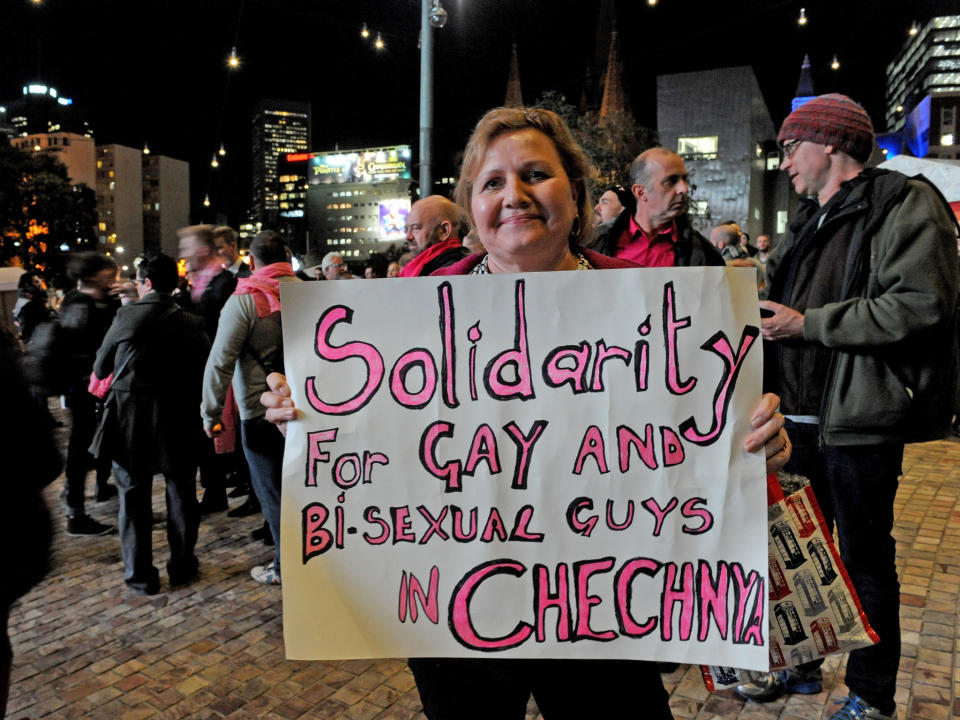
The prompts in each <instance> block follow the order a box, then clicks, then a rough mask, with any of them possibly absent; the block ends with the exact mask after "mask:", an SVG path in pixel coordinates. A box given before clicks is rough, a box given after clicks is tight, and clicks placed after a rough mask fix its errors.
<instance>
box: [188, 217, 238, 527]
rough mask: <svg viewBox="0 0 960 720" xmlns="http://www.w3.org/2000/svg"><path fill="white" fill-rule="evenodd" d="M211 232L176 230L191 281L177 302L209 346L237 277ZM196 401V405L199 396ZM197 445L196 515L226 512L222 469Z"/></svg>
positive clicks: (208, 443)
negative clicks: (197, 321)
mask: <svg viewBox="0 0 960 720" xmlns="http://www.w3.org/2000/svg"><path fill="white" fill-rule="evenodd" d="M215 229H216V228H214V227H213V225H190V226H188V227H184V228H180V229H179V230H177V237H178V238H180V257H182V258H183V259H184V260H185V261H186V264H187V272H188V273H189V275H190V279H191V284H190V291H189V292H186V293H180V294H178V295H177V302H178V303H179V304H180V306H181V307H183V309H184V310H188V311H190V312H191V313H194V314H195V315H199V316H200V317H201V318H203V322H204V328H205V329H206V332H207V338H208V339H209V340H210V341H211V342H212V341H213V338H215V337H216V336H217V326H218V325H219V324H220V311H221V310H222V309H223V306H224V304H225V303H226V302H227V300H228V299H229V298H230V296H231V295H233V291H234V290H236V288H237V276H236V275H234V274H233V273H232V272H230V271H229V270H227V269H226V268H224V267H223V261H224V259H223V257H221V256H220V255H219V254H218V253H217V244H216V238H215V236H214V230H215ZM204 361H206V358H204ZM196 400H197V405H199V404H200V395H199V393H198V394H197V398H196ZM201 442H202V443H203V454H202V456H201V458H200V484H201V485H203V488H204V493H203V500H202V501H201V502H200V512H201V514H204V515H206V514H208V513H214V512H222V511H224V510H226V509H228V505H227V486H226V468H225V467H224V463H223V462H221V461H220V459H219V458H218V457H217V455H216V453H215V452H214V446H213V441H212V440H209V439H208V438H207V437H206V436H205V435H203V434H202V432H201Z"/></svg>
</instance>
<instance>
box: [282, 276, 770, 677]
mask: <svg viewBox="0 0 960 720" xmlns="http://www.w3.org/2000/svg"><path fill="white" fill-rule="evenodd" d="M282 293H283V294H282V304H283V330H284V345H285V360H286V370H287V373H288V379H289V383H290V386H291V390H292V393H293V399H294V402H295V404H296V406H297V408H298V409H299V410H300V419H298V420H297V421H295V422H291V423H289V425H288V429H287V439H286V452H285V455H284V470H283V503H282V525H283V532H282V553H283V558H282V559H283V566H282V567H283V614H284V637H285V641H286V650H287V656H288V657H290V658H293V659H337V658H371V657H411V656H462V657H469V656H492V657H528V658H529V657H550V658H563V657H577V658H635V659H647V660H653V659H656V660H664V661H676V662H693V663H708V664H714V665H730V666H736V667H743V668H751V669H764V668H766V667H767V663H768V654H767V649H766V638H767V631H768V618H767V616H766V613H767V584H766V583H767V581H766V576H767V552H766V547H767V542H766V527H767V522H766V506H767V503H766V483H765V471H764V458H763V452H762V450H761V451H760V452H757V453H747V452H745V451H744V450H743V449H742V446H743V443H744V439H745V438H746V436H747V435H748V433H749V432H750V429H751V428H750V415H751V413H752V411H753V410H754V408H755V407H756V405H757V403H758V401H759V397H760V378H761V366H762V359H761V347H760V346H761V343H760V334H759V325H760V321H759V313H758V306H757V294H756V281H755V276H754V272H753V271H752V270H750V269H743V268H684V269H674V270H639V269H638V270H605V271H600V272H554V273H535V274H521V275H509V274H504V275H486V276H464V277H460V276H458V277H431V278H412V279H393V280H378V281H375V282H369V281H365V282H359V281H336V282H329V281H323V282H305V283H285V284H283V285H282Z"/></svg>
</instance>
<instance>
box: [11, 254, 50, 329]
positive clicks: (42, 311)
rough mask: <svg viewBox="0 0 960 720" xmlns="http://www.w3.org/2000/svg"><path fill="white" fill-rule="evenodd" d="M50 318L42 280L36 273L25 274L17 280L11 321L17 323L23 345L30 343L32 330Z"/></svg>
mask: <svg viewBox="0 0 960 720" xmlns="http://www.w3.org/2000/svg"><path fill="white" fill-rule="evenodd" d="M51 316H52V313H51V312H50V308H49V307H47V291H46V289H45V288H44V287H43V279H42V278H41V277H40V276H39V275H37V274H36V273H33V272H25V273H24V274H23V275H21V276H20V279H19V280H17V302H16V304H15V305H14V306H13V319H14V320H16V322H17V329H18V330H19V331H20V339H21V340H23V344H24V345H26V344H27V343H28V342H30V336H31V335H32V334H33V331H34V328H36V327H37V325H39V324H40V323H42V322H46V321H47V320H50V319H51Z"/></svg>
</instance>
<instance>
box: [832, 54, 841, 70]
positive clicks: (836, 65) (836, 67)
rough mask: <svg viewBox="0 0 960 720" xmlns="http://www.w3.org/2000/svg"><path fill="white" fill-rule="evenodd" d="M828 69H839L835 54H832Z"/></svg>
mask: <svg viewBox="0 0 960 720" xmlns="http://www.w3.org/2000/svg"><path fill="white" fill-rule="evenodd" d="M830 69H831V70H839V69H840V61H839V60H837V56H836V55H834V56H833V62H832V63H830Z"/></svg>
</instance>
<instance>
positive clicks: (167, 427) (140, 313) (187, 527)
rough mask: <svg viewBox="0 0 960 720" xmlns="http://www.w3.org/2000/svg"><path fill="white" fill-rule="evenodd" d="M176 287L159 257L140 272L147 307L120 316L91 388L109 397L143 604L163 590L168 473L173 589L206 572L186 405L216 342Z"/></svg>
mask: <svg viewBox="0 0 960 720" xmlns="http://www.w3.org/2000/svg"><path fill="white" fill-rule="evenodd" d="M176 285H177V265H176V262H175V261H174V260H173V259H172V258H170V257H167V256H166V255H158V256H157V257H155V258H152V259H146V260H144V261H143V262H141V263H140V267H139V269H138V272H137V292H138V294H139V295H140V300H138V301H137V302H135V303H131V304H130V305H127V306H126V307H123V308H121V309H120V311H119V312H118V313H117V317H116V319H115V320H114V322H113V325H111V326H110V330H109V331H108V332H107V336H106V337H105V338H104V341H103V345H101V346H100V350H99V351H98V352H97V358H96V362H95V363H94V367H93V377H92V378H91V386H90V390H91V392H93V393H94V394H96V395H103V396H105V401H104V402H105V408H104V412H105V426H104V433H103V437H104V442H105V443H106V444H107V446H108V448H109V450H110V452H111V453H112V455H113V473H114V476H115V477H116V479H117V485H118V486H119V487H120V511H119V518H118V523H119V528H120V543H121V551H122V555H123V564H124V569H125V573H124V581H125V582H126V583H127V586H128V587H129V588H131V589H132V590H134V591H135V592H138V593H140V594H144V595H154V594H156V593H157V592H158V591H159V589H160V578H159V572H158V571H157V568H156V567H154V565H153V559H152V555H153V553H152V523H153V512H152V506H151V497H152V486H153V476H154V474H155V473H163V476H164V480H165V481H166V486H167V492H166V498H167V542H168V544H169V546H170V560H169V562H168V563H167V573H168V575H169V577H170V584H171V586H173V585H179V584H184V583H187V582H189V581H191V580H192V579H193V578H195V577H196V574H197V565H198V563H197V558H196V556H195V555H194V547H195V545H196V542H197V528H198V527H199V524H200V512H199V508H198V506H197V495H196V473H197V461H198V455H199V449H200V448H199V446H198V440H199V435H200V434H201V432H202V430H201V426H200V421H199V419H198V418H197V406H196V404H194V403H192V402H184V401H183V397H184V395H186V396H187V397H196V398H198V399H199V397H200V390H201V383H202V381H203V367H204V363H205V362H206V359H207V354H208V353H209V352H210V341H209V340H208V339H207V335H206V333H205V332H204V328H203V321H202V320H201V319H200V318H198V317H196V316H195V315H192V314H191V313H188V312H185V311H183V310H182V309H181V308H180V307H179V306H178V305H177V304H176V303H175V302H174V300H173V298H172V297H171V294H172V292H173V290H174V288H175V287H176ZM106 386H109V390H108V389H107V387H106Z"/></svg>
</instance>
